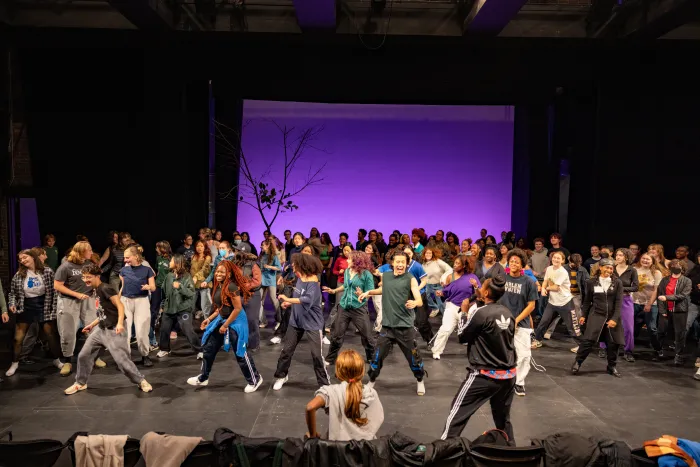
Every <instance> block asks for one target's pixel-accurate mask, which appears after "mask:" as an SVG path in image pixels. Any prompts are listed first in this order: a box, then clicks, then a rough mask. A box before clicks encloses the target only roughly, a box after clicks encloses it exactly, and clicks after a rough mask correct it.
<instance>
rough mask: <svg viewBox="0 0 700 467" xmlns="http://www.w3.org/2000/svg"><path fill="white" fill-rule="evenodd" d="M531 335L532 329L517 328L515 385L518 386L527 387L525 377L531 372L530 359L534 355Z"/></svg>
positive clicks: (515, 340)
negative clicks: (531, 346)
mask: <svg viewBox="0 0 700 467" xmlns="http://www.w3.org/2000/svg"><path fill="white" fill-rule="evenodd" d="M530 334H532V329H530V328H521V327H519V326H518V327H516V328H515V339H514V344H515V361H516V367H515V368H516V369H515V384H517V385H518V386H524V385H525V377H526V376H527V374H528V373H529V372H530V357H531V355H532V350H531V348H530V345H531V344H532V342H531V341H530Z"/></svg>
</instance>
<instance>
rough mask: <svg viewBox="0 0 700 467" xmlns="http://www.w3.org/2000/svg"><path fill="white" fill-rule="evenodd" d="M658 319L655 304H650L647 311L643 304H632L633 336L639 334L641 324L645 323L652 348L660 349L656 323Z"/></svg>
mask: <svg viewBox="0 0 700 467" xmlns="http://www.w3.org/2000/svg"><path fill="white" fill-rule="evenodd" d="M658 320H659V307H658V306H656V305H652V306H651V310H650V311H649V312H646V311H644V305H639V304H637V303H635V304H634V337H635V338H636V337H637V336H638V335H639V332H640V331H641V330H642V324H646V325H647V332H649V339H650V340H651V346H652V347H653V348H654V350H656V351H659V350H661V343H660V342H659V329H658V327H657V326H656V323H657V322H658Z"/></svg>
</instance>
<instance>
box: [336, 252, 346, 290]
mask: <svg viewBox="0 0 700 467" xmlns="http://www.w3.org/2000/svg"><path fill="white" fill-rule="evenodd" d="M347 268H348V259H347V258H346V257H345V256H343V255H340V256H338V257H337V258H336V260H335V262H334V263H333V274H335V275H336V276H338V285H340V284H342V283H343V282H345V270H346V269H347ZM341 269H342V270H343V272H342V273H341V272H340V270H341Z"/></svg>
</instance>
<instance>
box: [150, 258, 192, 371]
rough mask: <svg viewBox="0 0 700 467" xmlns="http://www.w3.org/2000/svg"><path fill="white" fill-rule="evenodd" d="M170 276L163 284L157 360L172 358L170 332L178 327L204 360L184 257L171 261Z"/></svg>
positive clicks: (190, 279) (171, 259)
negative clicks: (193, 322)
mask: <svg viewBox="0 0 700 467" xmlns="http://www.w3.org/2000/svg"><path fill="white" fill-rule="evenodd" d="M169 266H170V272H169V273H168V274H167V275H166V276H165V279H164V280H163V302H162V303H163V314H162V315H161V319H160V351H159V352H158V354H157V357H158V358H164V357H167V356H168V355H170V331H172V329H173V325H174V324H175V323H179V324H180V329H181V330H182V332H183V333H184V334H185V337H186V338H187V341H188V342H189V343H190V346H191V347H192V349H194V351H195V352H197V359H200V358H202V347H201V345H200V341H199V338H198V337H197V335H196V334H195V332H194V329H193V328H192V320H193V316H194V315H193V313H192V310H193V309H194V299H195V295H196V294H197V291H196V290H195V287H194V280H193V279H192V276H191V275H190V273H189V272H187V263H186V261H185V257H184V256H183V255H181V254H180V253H176V254H174V255H173V257H172V258H170V265H169Z"/></svg>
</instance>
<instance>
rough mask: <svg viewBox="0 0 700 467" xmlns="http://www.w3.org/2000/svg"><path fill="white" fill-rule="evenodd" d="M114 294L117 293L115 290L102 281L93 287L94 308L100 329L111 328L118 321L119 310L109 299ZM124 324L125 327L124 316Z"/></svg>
mask: <svg viewBox="0 0 700 467" xmlns="http://www.w3.org/2000/svg"><path fill="white" fill-rule="evenodd" d="M115 295H117V291H116V290H114V289H113V288H112V287H111V286H110V285H109V284H106V283H104V282H103V283H101V284H100V285H99V286H98V287H97V288H96V289H95V308H96V309H97V317H98V318H99V320H100V323H99V325H100V327H101V328H102V329H112V328H114V327H115V326H116V325H117V322H118V321H119V310H118V309H117V307H116V306H114V303H112V300H111V299H112V297H114V296H115ZM124 326H125V327H126V317H125V318H124Z"/></svg>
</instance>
